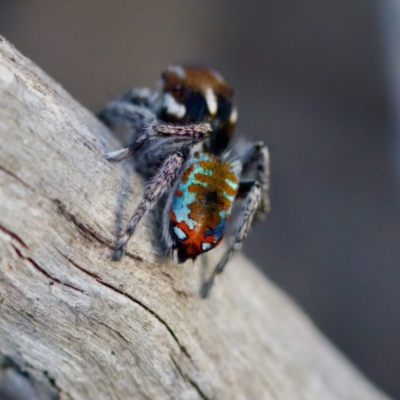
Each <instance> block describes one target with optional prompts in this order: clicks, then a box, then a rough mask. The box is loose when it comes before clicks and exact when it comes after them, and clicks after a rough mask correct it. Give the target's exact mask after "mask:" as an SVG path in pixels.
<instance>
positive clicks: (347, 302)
mask: <svg viewBox="0 0 400 400" xmlns="http://www.w3.org/2000/svg"><path fill="white" fill-rule="evenodd" d="M399 10H400V2H399V0H380V1H378V0H376V1H373V0H352V1H348V0H336V1H327V0H302V1H297V2H292V1H288V0H280V1H277V2H266V1H264V2H262V1H246V2H243V1H238V0H237V1H236V0H230V1H227V0H226V1H223V0H219V1H215V0H213V1H212V0H203V1H202V2H199V1H194V0H175V1H163V2H161V1H154V0H151V1H146V2H145V1H136V0H114V1H112V2H111V1H105V0H85V1H80V2H71V1H66V0H64V1H61V0H60V1H57V2H55V1H51V0H41V1H40V2H39V1H31V2H28V1H16V0H9V1H5V0H0V34H1V35H4V36H5V37H6V38H7V39H8V40H9V41H11V42H12V43H13V44H14V45H15V46H16V47H17V48H18V49H19V50H20V51H21V52H23V53H24V54H25V55H26V56H28V57H30V58H31V59H32V60H33V61H35V62H36V63H37V64H38V65H39V66H40V67H42V68H43V69H44V70H45V71H46V72H47V73H48V74H50V75H51V76H52V77H53V78H54V79H56V80H57V81H59V82H60V83H61V84H62V85H63V86H64V87H65V88H66V89H67V90H68V91H69V92H70V93H71V94H72V95H73V96H75V98H77V99H78V100H79V101H80V102H81V103H82V104H83V105H85V106H86V107H88V108H89V109H92V110H97V109H99V108H100V107H101V106H102V105H104V104H105V103H106V102H107V101H109V100H110V99H111V98H112V97H114V96H116V95H119V94H120V93H122V92H123V91H125V90H126V89H128V88H130V87H134V86H140V87H141V86H150V87H153V88H154V87H155V85H156V83H157V80H158V77H159V73H160V71H161V70H162V69H164V68H165V67H166V66H167V65H168V64H169V63H175V62H179V63H185V62H189V63H198V64H202V65H205V66H212V67H213V68H215V69H217V70H219V71H220V72H221V73H222V75H223V76H224V77H225V78H226V79H227V80H228V82H230V83H231V85H232V86H233V87H234V89H235V93H236V101H237V103H238V106H239V121H238V129H237V134H242V135H245V136H246V137H248V138H251V139H257V140H264V141H265V142H266V143H267V144H268V146H269V148H270V152H271V156H272V189H271V198H272V212H271V214H270V216H269V217H268V218H267V220H266V221H265V222H264V223H260V224H258V225H257V226H256V227H255V228H254V229H253V231H252V233H251V235H250V237H249V238H248V240H247V242H246V245H245V252H246V253H247V254H248V256H249V257H250V258H252V259H253V260H254V261H255V262H256V263H257V264H258V265H259V266H260V268H262V269H263V271H264V272H265V273H266V274H267V275H268V276H269V277H270V278H271V279H272V280H274V281H275V282H276V283H277V284H278V285H279V286H281V287H282V288H284V289H285V290H286V291H287V292H288V293H290V295H291V296H292V297H293V298H294V299H295V300H296V301H297V302H298V303H299V304H300V305H301V306H302V307H303V308H304V309H305V310H306V311H307V313H308V314H309V315H311V317H312V318H313V320H314V321H315V322H316V324H317V325H318V326H319V327H320V329H321V330H322V331H323V332H324V333H325V334H326V335H327V336H328V337H329V338H330V339H331V340H332V341H333V342H334V343H336V345H337V346H338V347H339V348H340V349H341V350H342V351H343V352H344V353H345V354H346V355H347V356H348V357H349V358H350V359H351V360H352V361H353V362H354V363H355V364H356V365H357V366H358V367H359V368H360V369H361V370H362V371H363V372H364V373H365V374H366V375H367V376H368V377H369V378H370V379H371V380H372V381H373V382H375V383H376V384H377V385H378V386H379V387H381V388H382V389H383V390H385V391H386V392H387V393H389V394H391V395H392V396H394V397H399V398H400V378H399V376H400V290H399V288H400V179H399V178H400V136H399V135H398V132H399V131H400V130H399V129H398V127H399V121H400V118H399V115H400V113H399V112H398V111H399V110H400V97H398V96H399V93H400V29H399V22H400V11H399ZM397 67H398V68H397Z"/></svg>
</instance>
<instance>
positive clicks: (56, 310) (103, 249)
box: [0, 37, 387, 400]
mask: <svg viewBox="0 0 400 400" xmlns="http://www.w3.org/2000/svg"><path fill="white" fill-rule="evenodd" d="M119 147H120V144H119V143H118V141H117V139H116V138H115V137H114V136H113V135H112V134H111V133H110V132H109V131H108V130H107V129H106V128H105V127H104V126H103V125H102V124H101V123H100V122H99V121H98V120H97V119H96V118H95V117H94V116H93V115H92V114H91V113H90V112H89V111H87V110H85V109H84V108H83V107H82V106H81V105H80V104H78V103H77V102H76V101H75V100H74V99H73V98H72V97H71V96H70V95H69V94H68V93H66V92H65V91H64V90H63V88H62V87H61V86H60V85H59V84H57V83H56V82H54V81H53V80H52V79H51V78H49V77H48V76H47V75H46V74H45V73H44V72H42V71H41V70H40V69H39V68H38V67H36V66H35V65H34V64H33V63H32V62H31V61H29V60H28V59H26V58H25V57H23V56H22V55H21V54H20V53H19V52H18V51H17V50H16V49H15V48H14V47H13V46H12V45H10V44H9V43H8V42H7V41H6V40H5V39H4V38H1V37H0V353H1V357H2V358H1V359H0V370H1V371H2V374H0V382H3V383H4V382H5V381H6V380H5V378H4V376H5V375H6V372H7V371H11V370H12V371H14V372H15V373H16V374H19V375H21V376H23V377H24V379H25V380H26V381H29V382H30V384H31V385H32V387H33V390H34V391H36V395H37V398H40V399H47V398H49V399H50V398H51V399H53V398H54V399H69V400H71V399H73V400H78V399H79V400H81V399H85V400H89V399H96V400H98V399H287V400H294V399H307V400H308V399H310V400H311V399H319V400H320V399H324V400H336V399H338V400H339V399H346V400H347V399H348V400H358V399H360V400H367V399H371V400H375V399H376V400H378V399H381V400H383V399H387V397H386V396H385V395H384V394H382V393H381V392H380V391H379V390H378V389H375V388H374V387H373V386H372V385H371V384H370V383H369V382H367V380H366V379H365V378H364V377H363V376H361V374H360V373H359V372H358V371H357V370H356V369H355V368H354V367H353V366H352V365H351V364H350V363H349V362H348V361H347V360H346V359H345V357H344V356H342V355H341V354H340V353H339V352H338V351H337V350H336V349H335V348H334V347H333V346H332V345H331V344H330V343H329V342H328V341H327V340H326V339H325V338H324V336H323V335H321V333H320V332H318V330H317V329H316V328H315V327H314V326H313V324H312V322H311V321H310V320H309V319H308V317H307V316H306V315H305V314H304V313H303V312H302V311H301V310H300V309H299V308H298V307H297V306H296V305H295V304H294V303H293V302H292V301H291V300H290V299H289V298H288V297H287V296H286V295H285V294H284V293H282V292H281V291H280V290H279V289H278V288H276V286H274V285H273V284H272V283H271V282H270V281H269V280H268V279H267V278H266V277H264V276H263V275H262V274H261V272H259V271H258V269H257V268H256V267H255V266H253V265H252V264H251V263H250V262H249V261H248V260H246V259H245V258H244V257H243V256H238V257H236V258H235V259H234V260H233V261H232V262H231V263H230V265H229V266H228V268H227V270H226V272H225V273H224V274H223V275H222V276H221V277H220V279H219V280H218V282H217V286H216V287H215V290H214V291H213V292H212V294H211V298H210V299H207V300H202V299H201V298H200V297H199V284H200V279H199V276H200V271H199V266H198V265H194V266H193V265H192V264H191V263H190V262H188V263H186V264H185V265H183V266H177V265H174V264H173V263H172V262H171V261H169V260H166V259H163V258H162V257H160V256H159V255H158V254H157V250H156V248H157V241H158V240H159V232H158V231H159V227H158V225H157V223H153V222H152V220H151V218H146V219H145V221H144V223H143V224H142V225H141V226H140V228H139V229H138V231H137V233H136V234H135V236H134V238H133V240H132V241H131V243H130V244H129V247H128V254H127V256H126V257H124V258H123V260H122V261H121V262H119V263H113V262H111V261H110V255H111V249H112V248H113V245H114V243H115V237H116V234H117V232H118V231H119V230H120V229H121V224H122V225H124V224H125V222H126V220H127V218H128V216H129V214H130V213H131V212H132V209H133V207H134V206H135V204H137V201H138V197H139V196H140V194H141V193H142V187H143V186H142V182H141V180H140V178H139V177H138V176H137V175H136V174H135V173H133V172H132V170H131V167H130V164H129V162H124V163H121V164H111V163H109V162H107V161H106V160H105V159H104V156H103V153H104V152H105V151H110V150H115V149H117V148H119ZM316 301H318V299H316ZM2 376H3V378H4V379H3V381H2V380H1V377H2ZM21 396H22V395H21ZM31 396H32V395H31Z"/></svg>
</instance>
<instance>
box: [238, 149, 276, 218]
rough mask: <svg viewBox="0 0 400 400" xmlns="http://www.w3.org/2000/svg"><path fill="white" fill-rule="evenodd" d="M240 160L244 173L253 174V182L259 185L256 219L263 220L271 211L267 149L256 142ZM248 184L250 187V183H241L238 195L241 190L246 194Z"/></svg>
mask: <svg viewBox="0 0 400 400" xmlns="http://www.w3.org/2000/svg"><path fill="white" fill-rule="evenodd" d="M240 158H241V161H242V164H243V170H244V171H245V172H247V171H248V172H253V176H254V180H255V181H257V182H259V183H260V185H261V189H262V196H261V202H260V207H259V209H258V210H257V215H256V217H257V218H258V219H264V218H265V216H266V215H267V214H268V213H269V211H270V209H271V206H270V201H269V196H268V191H269V175H270V161H269V151H268V147H267V146H265V145H264V143H263V142H256V143H254V145H253V146H252V147H250V149H249V150H247V151H246V152H245V153H244V154H243V155H242V156H241V157H240ZM249 184H250V185H251V181H248V182H247V183H246V182H245V181H243V182H242V183H241V186H240V187H239V193H238V194H239V195H240V194H241V191H243V190H244V191H245V192H247V191H248V190H246V185H247V187H249Z"/></svg>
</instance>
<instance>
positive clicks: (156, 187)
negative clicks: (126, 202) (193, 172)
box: [112, 153, 184, 261]
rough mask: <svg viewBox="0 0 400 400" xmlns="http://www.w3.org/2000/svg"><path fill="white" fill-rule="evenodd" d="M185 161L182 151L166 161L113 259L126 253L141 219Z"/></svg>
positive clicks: (137, 210)
mask: <svg viewBox="0 0 400 400" xmlns="http://www.w3.org/2000/svg"><path fill="white" fill-rule="evenodd" d="M183 162H184V157H183V155H182V154H181V153H175V154H173V155H172V156H169V157H168V158H167V159H166V160H165V161H164V164H163V165H162V167H161V168H160V171H159V172H158V174H157V175H156V176H155V177H154V178H153V179H152V180H151V181H150V184H149V185H148V186H147V187H146V189H145V192H144V194H143V197H142V199H141V200H140V202H139V205H138V206H137V207H136V210H135V211H134V213H133V214H132V217H131V218H130V220H129V222H128V225H127V227H126V229H125V232H124V234H123V235H122V237H121V238H120V239H119V241H118V243H117V245H116V247H115V250H114V253H113V255H112V259H113V261H118V260H120V259H121V257H122V256H123V255H124V252H125V249H126V246H127V244H128V242H129V240H130V238H131V237H132V235H133V233H134V232H135V229H136V227H137V225H138V224H139V222H140V220H141V219H142V218H143V216H144V214H145V213H146V212H147V211H148V210H150V209H151V208H152V207H154V205H155V204H156V203H157V201H158V200H159V199H160V198H161V196H162V195H163V194H164V193H165V191H166V190H167V189H168V187H169V186H170V184H171V183H172V182H173V181H174V180H175V179H176V177H177V176H178V172H179V170H180V168H181V166H182V164H183Z"/></svg>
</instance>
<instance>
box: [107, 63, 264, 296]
mask: <svg viewBox="0 0 400 400" xmlns="http://www.w3.org/2000/svg"><path fill="white" fill-rule="evenodd" d="M99 116H100V118H101V119H102V120H103V121H104V122H106V123H107V124H108V125H109V126H110V127H112V128H116V127H117V126H118V125H121V124H122V125H124V126H125V128H127V129H128V130H129V131H130V136H131V137H132V144H131V145H130V146H128V147H126V148H123V149H121V150H118V151H115V152H111V153H108V154H107V159H108V160H110V161H120V160H123V159H125V158H127V157H129V156H130V155H133V154H134V163H135V167H136V169H137V170H138V171H139V172H140V173H142V174H143V176H145V177H146V178H150V179H149V182H148V185H147V187H146V190H145V192H144V194H143V197H142V200H141V201H140V203H139V205H138V207H137V208H136V210H135V212H134V213H133V215H132V217H131V219H130V220H129V222H128V225H127V228H126V230H125V233H124V234H123V236H122V237H121V238H120V240H119V241H118V243H117V246H116V248H115V251H114V253H113V259H114V260H119V259H120V258H121V257H122V255H123V253H124V251H125V248H126V246H127V244H128V241H129V239H130V237H131V236H132V234H133V233H134V231H135V229H136V227H137V225H138V223H139V221H140V220H141V218H142V217H143V215H144V214H145V212H146V211H148V210H149V209H150V208H152V207H153V206H154V205H155V204H156V203H158V201H159V200H161V199H162V198H164V199H165V200H164V211H163V222H162V232H163V241H164V245H165V246H166V248H167V249H168V250H169V251H170V252H171V255H172V256H173V259H174V260H175V262H177V263H180V262H184V261H186V260H187V259H189V258H191V259H195V258H196V257H197V256H198V255H199V254H201V253H204V252H206V251H209V250H211V249H212V248H214V247H215V246H217V245H218V244H219V243H220V242H221V240H222V238H223V236H224V232H225V226H226V223H227V221H228V219H229V217H230V213H231V210H232V206H233V203H234V201H235V199H236V198H241V199H243V198H244V199H245V200H244V203H243V207H242V211H241V213H240V215H239V217H238V220H237V222H236V229H235V231H234V233H233V235H232V238H231V243H230V244H229V247H228V250H227V252H226V253H225V255H224V256H223V258H222V260H221V261H220V263H219V264H218V265H217V266H216V268H215V269H214V272H213V273H212V275H211V277H210V278H209V279H208V280H207V281H206V282H205V283H204V285H203V287H202V295H203V296H204V297H205V296H207V294H208V292H209V290H210V288H211V286H212V285H213V282H214V280H215V277H216V276H217V275H218V274H219V273H221V272H222V270H223V269H224V267H225V265H226V263H227V262H228V260H229V258H230V257H231V255H232V254H233V253H234V252H235V251H237V250H239V248H240V247H241V245H242V242H243V240H244V238H245V237H246V235H247V233H248V231H249V229H250V226H251V223H252V221H253V219H254V216H255V215H256V214H257V215H260V216H262V215H264V214H266V213H267V212H268V211H269V199H268V189H269V156H268V150H267V148H266V147H265V146H264V145H263V144H262V143H261V142H257V143H255V144H249V143H247V144H246V145H242V146H239V147H238V146H236V147H235V146H233V147H232V146H231V138H232V134H233V129H234V126H235V123H236V119H237V111H236V108H235V106H234V105H233V102H232V89H231V88H230V87H229V85H228V84H227V83H226V82H225V80H224V79H223V78H222V77H221V75H220V74H219V73H218V72H216V71H213V70H210V69H205V68H196V67H182V66H171V67H169V68H168V69H167V70H166V71H165V72H164V73H163V74H162V79H161V85H160V90H159V91H157V92H154V93H153V92H151V91H150V90H149V89H133V90H131V91H129V92H128V93H126V94H125V95H124V96H122V97H121V98H119V99H116V100H114V101H112V102H111V103H109V104H108V105H107V107H106V108H105V109H104V110H103V111H102V112H101V113H100V114H99Z"/></svg>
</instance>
